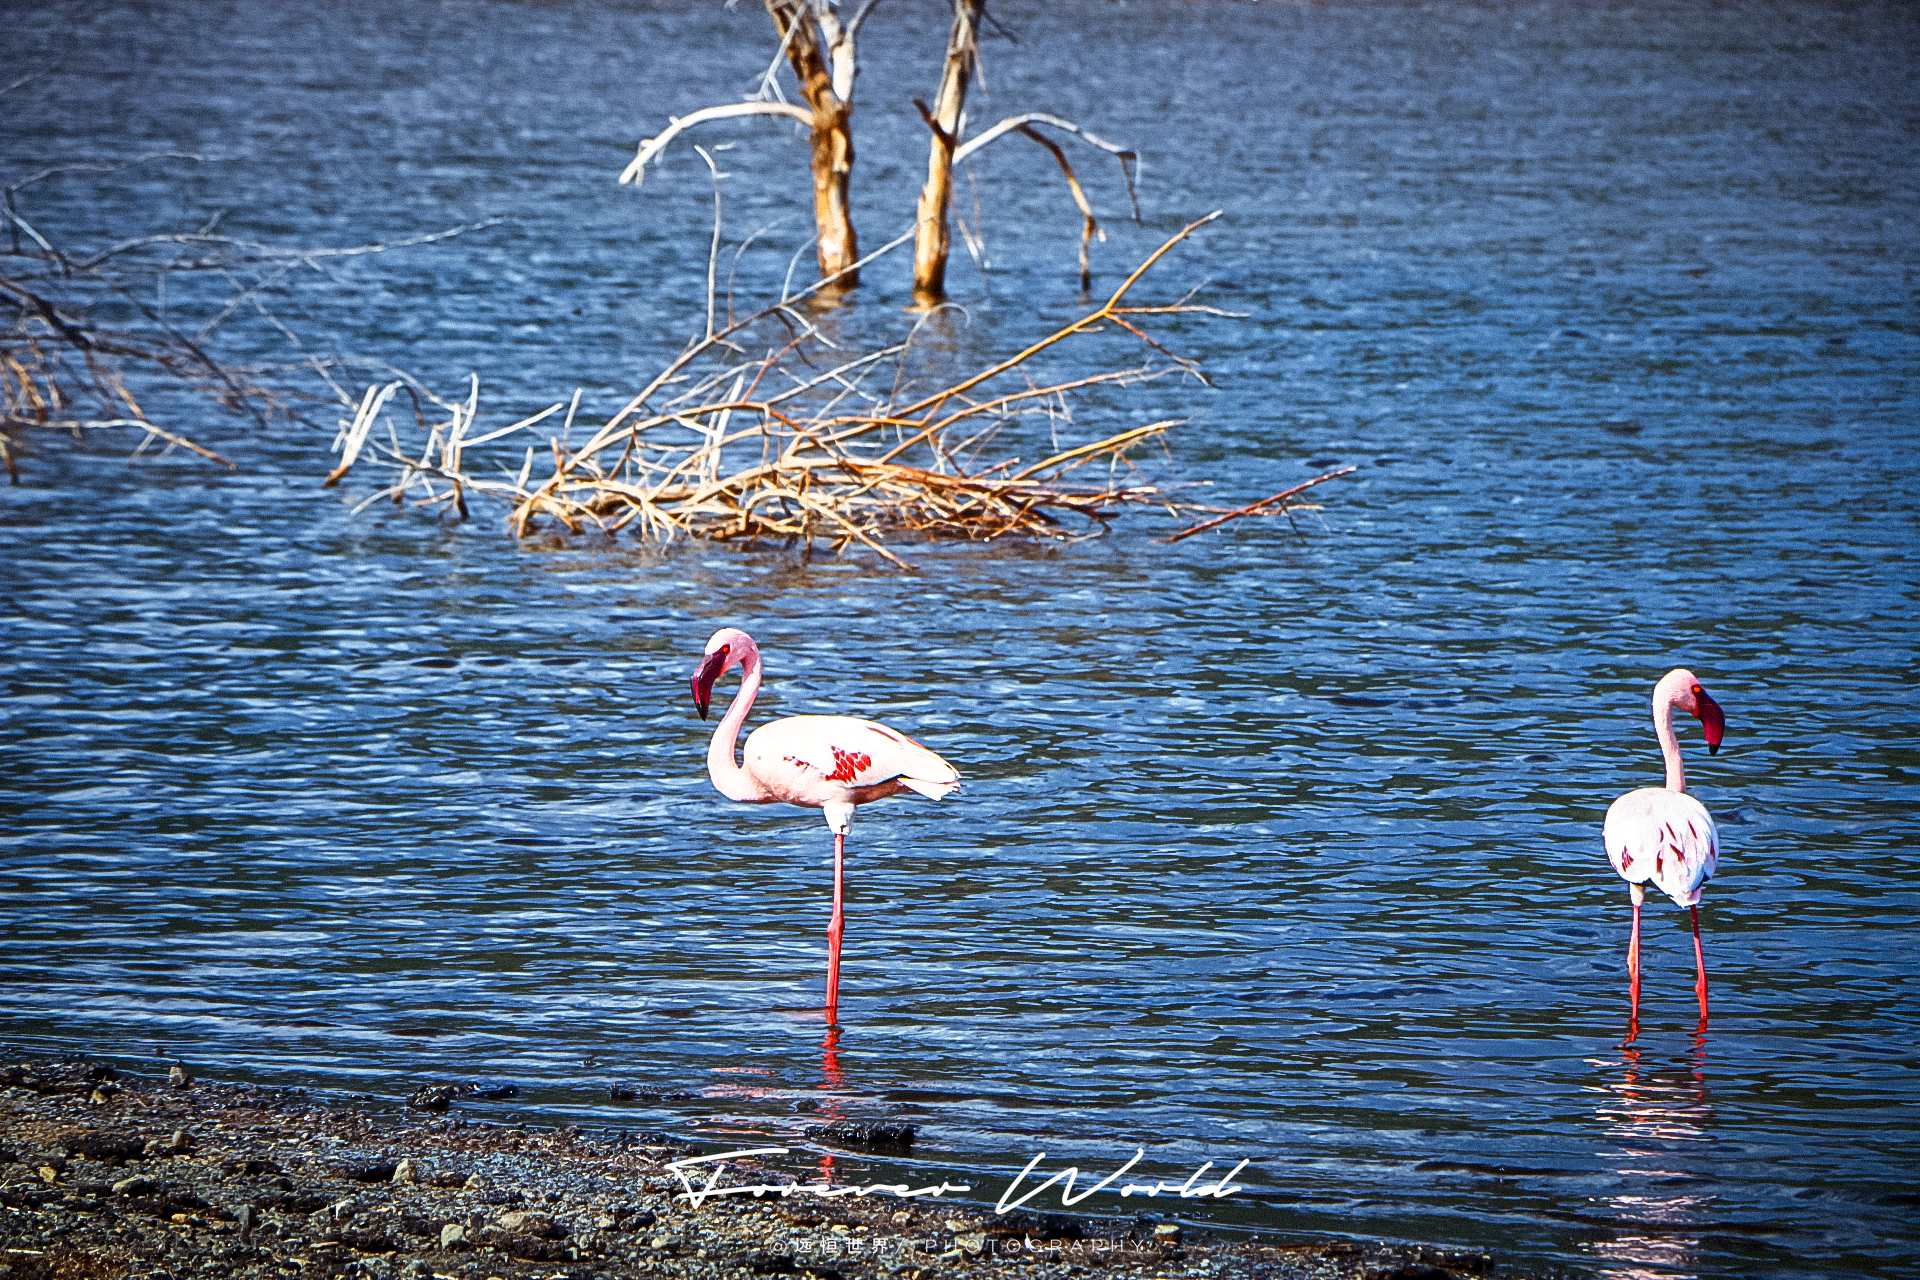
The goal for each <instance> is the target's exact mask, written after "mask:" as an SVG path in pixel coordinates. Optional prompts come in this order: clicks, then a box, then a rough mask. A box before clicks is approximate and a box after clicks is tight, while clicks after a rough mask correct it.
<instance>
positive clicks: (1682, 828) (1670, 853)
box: [1601, 667, 1727, 1040]
mask: <svg viewBox="0 0 1920 1280" xmlns="http://www.w3.org/2000/svg"><path fill="white" fill-rule="evenodd" d="M1675 711H1684V712H1686V713H1687V714H1689V715H1694V716H1698V717H1699V718H1700V727H1701V729H1702V730H1704V731H1705V734H1706V739H1707V750H1708V751H1709V752H1718V751H1719V750H1720V739H1721V737H1722V735H1723V734H1724V733H1725V732H1726V727H1727V717H1726V713H1725V712H1723V711H1721V710H1720V704H1719V703H1717V702H1715V701H1714V700H1713V699H1712V698H1710V697H1708V696H1707V691H1706V690H1705V689H1703V688H1701V687H1700V681H1699V680H1698V679H1696V678H1695V677H1694V674H1693V672H1691V671H1688V670H1686V669H1685V668H1684V667H1681V668H1676V669H1675V670H1672V671H1669V672H1667V674H1666V675H1664V676H1662V677H1660V683H1658V684H1656V685H1655V686H1654V687H1653V732H1654V735H1655V736H1656V737H1657V738H1659V740H1660V755H1661V757H1662V759H1664V760H1665V762H1666V766H1667V785H1666V786H1664V787H1641V788H1639V789H1638V790H1636V791H1629V792H1627V794H1625V795H1623V796H1621V797H1620V798H1619V799H1618V800H1615V801H1614V802H1613V804H1612V805H1611V806H1609V807H1608V809H1607V820H1606V823H1605V825H1604V826H1603V827H1602V828H1601V836H1602V838H1603V839H1605V841H1606V844H1607V861H1608V862H1610V863H1612V864H1613V869H1614V871H1615V872H1617V873H1618V874H1619V876H1620V878H1621V879H1622V880H1625V881H1626V882H1627V885H1628V887H1629V888H1630V889H1631V890H1632V896H1633V931H1632V933H1631V934H1630V935H1629V936H1628V940H1627V984H1628V991H1629V992H1630V999H1631V1002H1632V1010H1633V1011H1632V1014H1631V1015H1630V1018H1629V1021H1628V1024H1627V1026H1628V1030H1627V1038H1628V1039H1629V1040H1631V1039H1632V1038H1633V1037H1634V1035H1635V1033H1636V1031H1637V1029H1638V1027H1639V1023H1640V907H1641V904H1642V903H1643V902H1645V901H1646V893H1647V890H1646V886H1647V885H1649V884H1651V885H1652V886H1653V887H1654V888H1656V889H1658V890H1660V891H1661V892H1662V893H1664V894H1666V895H1667V896H1668V897H1669V898H1672V899H1673V900H1674V901H1675V902H1676V903H1678V904H1679V905H1680V906H1683V907H1685V908H1686V909H1687V911H1688V913H1689V914H1690V915H1691V916H1692V918H1693V960H1694V967H1695V974H1696V976H1695V978H1694V984H1693V989H1694V992H1695V994H1697V995H1698V996H1699V997H1700V1024H1701V1026H1703V1027H1704V1026H1705V1025H1706V1021H1707V954H1706V949H1705V947H1704V946H1703V945H1702V944H1701V941H1700V894H1701V891H1702V890H1703V889H1704V888H1705V887H1706V883H1707V881H1709V880H1711V879H1712V878H1713V873H1714V870H1715V869H1716V868H1717V867H1718V866H1719V865H1720V836H1719V833H1718V832H1716V831H1715V830H1714V828H1713V817H1712V815H1710V814H1709V813H1708V812H1707V807H1706V806H1705V805H1703V804H1701V803H1700V802H1699V801H1698V800H1696V799H1694V798H1693V797H1692V796H1690V795H1688V794H1687V771H1686V766H1685V764H1684V763H1683V762H1682V760H1681V757H1680V739H1679V738H1677V737H1675V736H1674V732H1673V713H1674V712H1675Z"/></svg>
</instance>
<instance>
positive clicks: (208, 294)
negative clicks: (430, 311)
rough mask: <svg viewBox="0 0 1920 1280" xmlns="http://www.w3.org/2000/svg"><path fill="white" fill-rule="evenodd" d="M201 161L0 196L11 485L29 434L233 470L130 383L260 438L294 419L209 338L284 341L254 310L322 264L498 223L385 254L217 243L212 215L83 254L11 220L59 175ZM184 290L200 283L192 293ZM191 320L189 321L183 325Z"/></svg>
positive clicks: (31, 179)
mask: <svg viewBox="0 0 1920 1280" xmlns="http://www.w3.org/2000/svg"><path fill="white" fill-rule="evenodd" d="M201 159H203V157H200V156H197V155H192V154H190V153H186V152H172V151H168V152H155V153H152V154H149V155H143V156H137V157H135V158H133V159H132V160H128V161H125V162H122V163H118V164H92V163H77V164H65V165H54V166H51V167H49V168H46V169H42V170H40V171H39V172H37V173H33V174H30V175H28V176H27V177H25V178H22V179H20V180H19V181H17V182H14V183H12V184H10V185H9V186H7V187H5V188H0V223H3V224H4V226H5V236H6V240H5V244H4V247H0V299H4V300H5V302H6V303H10V304H12V306H13V315H12V317H11V323H5V324H0V462H4V464H5V466H6V469H7V475H8V478H9V479H10V480H11V481H12V482H14V483H16V484H17V483H18V482H19V468H18V461H17V456H18V454H19V451H20V446H21V444H22V443H23V440H24V438H25V436H26V435H27V433H28V432H30V431H35V430H39V431H47V430H51V431H59V432H65V433H70V434H72V435H75V436H84V434H85V433H86V432H88V431H97V430H106V429H129V430H133V431H137V432H139V433H140V435H139V437H138V443H137V445H136V446H135V447H134V449H133V450H132V453H133V456H135V457H138V456H139V455H140V454H142V453H143V452H145V451H146V450H147V449H148V448H150V447H152V446H154V445H156V444H162V448H163V450H170V449H174V448H183V449H186V450H189V451H191V452H193V453H196V454H198V455H200V456H201V457H203V458H206V459H208V460H209V461H212V462H216V463H218V464H220V465H221V466H224V467H227V468H228V469H229V470H231V469H234V464H233V463H232V462H229V461H228V460H227V459H226V458H224V457H222V456H220V455H219V454H218V453H216V452H214V451H213V450H212V449H209V448H207V447H205V446H204V445H201V444H198V443H196V442H194V441H193V440H191V439H189V438H188V437H187V436H186V435H184V434H182V433H180V432H179V431H176V430H169V429H167V428H164V427H162V426H160V425H158V424H157V423H155V422H154V421H153V420H152V418H151V417H150V416H149V414H148V412H147V410H146V409H145V408H143V407H142V406H141V404H140V401H139V399H136V396H135V391H134V390H133V389H132V387H131V386H130V385H129V384H130V383H131V384H135V385H138V386H140V387H141V388H142V389H141V390H140V392H139V394H140V396H141V397H143V398H144V397H148V396H149V394H150V392H151V393H157V394H159V395H161V396H163V397H164V396H165V395H166V394H167V393H168V392H169V391H171V390H185V391H189V392H193V393H197V394H198V395H200V396H203V397H205V398H206V399H208V400H211V401H212V402H213V403H214V404H216V405H218V406H220V407H221V408H222V409H225V410H227V411H229V412H231V413H234V414H238V415H242V416H244V417H247V418H250V419H251V420H253V421H254V422H255V423H256V424H259V425H265V424H266V422H267V421H268V420H269V419H270V418H271V417H273V416H275V415H276V414H278V415H285V416H291V413H290V409H289V402H288V400H287V398H286V396H285V394H284V393H282V392H281V391H279V390H276V389H275V388H274V387H272V386H269V385H268V383H267V381H266V377H265V374H264V373H263V372H262V371H261V370H258V369H254V368H249V367H246V366H244V365H241V364H238V363H235V362H232V361H230V360H225V359H222V358H220V357H219V356H218V355H217V354H216V352H215V346H216V339H217V338H218V337H219V336H220V335H221V334H222V333H223V332H224V331H225V330H227V329H230V328H232V327H233V321H234V318H235V317H236V316H237V315H240V314H241V313H246V314H248V315H250V316H256V317H258V318H259V319H261V320H263V321H264V322H265V323H266V324H267V325H269V326H271V327H272V328H274V329H277V330H279V332H280V333H281V334H282V335H283V336H284V337H286V338H287V339H288V340H290V341H293V335H292V334H291V332H290V331H288V330H287V329H286V327H285V325H283V324H282V323H281V322H280V321H279V320H278V319H277V318H276V317H275V316H273V314H272V313H271V312H269V311H268V310H267V308H266V305H265V303H264V301H263V299H262V294H263V293H264V292H265V291H267V290H268V289H270V288H272V287H273V286H275V285H277V284H278V283H279V282H280V281H281V280H282V279H284V278H285V277H286V276H287V275H288V274H289V273H290V272H293V271H295V270H297V269H300V268H309V269H311V268H315V267H317V266H318V265H319V264H320V263H322V262H323V261H325V260H327V259H335V258H351V257H358V256H361V255H364V254H369V253H380V252H384V251H386V250H388V249H393V248H400V247H402V246H405V245H416V244H427V243H431V242H433V241H436V240H443V239H446V238H447V237H449V236H455V235H460V234H462V233H464V232H467V231H470V230H474V229H476V228H477V227H480V226H487V225H492V223H494V222H497V221H499V219H490V220H488V221H487V222H485V223H475V224H471V225H469V226H460V227H453V228H449V229H447V230H445V231H438V232H434V233H431V234H428V235H421V236H415V237H412V238H409V239H406V240H402V241H396V242H393V243H390V244H364V245H355V246H351V247H346V248H312V247H295V246H279V245H268V244H260V243H256V242H253V241H249V240H243V239H238V238H235V237H232V236H225V235H218V234H215V231H214V226H215V224H217V223H218V221H219V218H218V217H217V216H216V217H215V218H214V219H213V220H212V221H211V222H209V223H208V224H206V225H205V226H204V227H202V228H201V229H200V230H198V231H186V232H173V233H166V234H157V235H140V236H132V237H128V238H125V239H121V240H118V241H115V242H114V243H111V244H108V245H105V246H104V247H101V248H98V249H94V250H92V251H90V252H69V251H67V250H66V249H63V248H62V247H60V245H59V244H57V243H56V239H55V237H54V236H53V235H50V234H48V232H47V231H46V230H43V228H42V227H39V226H35V225H34V223H33V222H29V221H28V220H27V218H26V217H24V216H23V215H22V214H21V212H20V208H19V202H18V199H17V197H18V195H19V193H20V192H21V191H23V190H25V189H27V188H28V187H31V186H33V185H34V184H35V183H38V182H41V181H44V180H46V179H49V178H53V177H55V176H57V175H60V174H65V173H75V172H85V173H102V174H110V173H116V172H118V171H120V170H123V169H126V168H129V167H131V166H134V165H140V164H148V163H152V162H156V161H179V160H188V161H198V160H201ZM36 219H37V215H36ZM169 281H173V282H174V283H173V285H172V288H171V297H172V304H171V306H169V304H168V302H167V301H166V299H167V298H168V297H169V285H168V282H169ZM193 281H203V282H206V283H205V285H204V286H202V287H198V288H195V287H193V285H192V283H191V282H193ZM188 315H192V316H193V317H194V318H193V320H192V321H186V320H185V319H184V317H186V316H188ZM297 345H298V344H297V341H296V346H297ZM301 354H302V356H303V357H304V359H303V361H302V363H303V365H305V366H307V367H309V368H311V369H312V370H314V371H315V372H318V373H320V374H321V376H322V377H328V375H327V373H326V368H325V365H326V363H327V362H323V361H320V360H319V359H317V358H315V357H313V356H311V355H308V354H307V353H305V352H304V351H302V352H301ZM328 380H329V381H330V382H331V379H330V378H329V379H328ZM161 416H162V417H163V418H165V417H166V416H167V415H166V414H164V413H163V414H162V415H161ZM162 442H164V443H162Z"/></svg>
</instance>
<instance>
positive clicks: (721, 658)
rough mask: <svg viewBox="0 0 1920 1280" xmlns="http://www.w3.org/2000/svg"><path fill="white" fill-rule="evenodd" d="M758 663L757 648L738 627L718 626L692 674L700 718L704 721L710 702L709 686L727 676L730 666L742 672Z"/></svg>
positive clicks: (750, 638)
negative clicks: (736, 667)
mask: <svg viewBox="0 0 1920 1280" xmlns="http://www.w3.org/2000/svg"><path fill="white" fill-rule="evenodd" d="M759 661H760V649H759V647H758V646H757V645H755V644H754V643H753V637H752V636H750V635H748V634H747V633H746V632H744V631H742V630H740V629H739V628H738V627H722V628H720V629H719V630H718V631H716V632H714V633H713V638H712V639H711V640H709V641H707V651H706V654H705V655H704V656H703V657H702V658H701V659H700V665H699V666H698V667H696V668H695V669H694V672H693V705H694V706H695V707H697V708H698V709H699V711H700V718H701V719H702V720H705V719H706V718H707V708H708V707H709V706H710V705H711V704H712V702H713V685H714V682H715V681H716V680H718V679H719V678H720V677H721V676H723V675H725V674H726V673H727V669H728V668H730V667H734V666H738V667H740V668H741V669H742V670H743V671H751V670H753V669H754V667H755V666H757V665H758V664H759Z"/></svg>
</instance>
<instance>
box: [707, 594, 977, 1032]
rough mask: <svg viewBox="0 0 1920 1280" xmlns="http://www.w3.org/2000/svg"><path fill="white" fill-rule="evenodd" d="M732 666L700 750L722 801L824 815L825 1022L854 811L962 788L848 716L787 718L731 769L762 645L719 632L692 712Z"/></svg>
mask: <svg viewBox="0 0 1920 1280" xmlns="http://www.w3.org/2000/svg"><path fill="white" fill-rule="evenodd" d="M735 666H738V667H739V668H740V690H739V692H737V693H735V694H734V695H733V701H732V703H730V704H729V705H728V707H727V713H726V714H725V715H724V716H722V717H721V718H720V723H719V724H717V725H715V726H714V730H713V740H712V741H711V742H709V743H708V744H707V776H708V777H709V778H711V779H712V780H713V785H714V789H715V790H717V791H719V792H720V794H721V795H723V796H725V797H727V799H729V800H739V801H743V802H745V803H747V804H771V803H773V802H774V801H776V800H780V801H785V802H786V803H788V804H797V805H801V806H803V807H805V808H808V809H820V810H822V811H823V812H824V814H825V817H826V820H827V826H828V828H829V829H830V830H832V832H833V917H832V919H831V920H830V921H829V922H828V924H827V1006H826V1013H827V1020H828V1021H829V1022H831V1021H834V1020H835V1018H836V1017H837V1015H838V1011H839V1006H840V936H841V934H842V932H844V930H845V926H846V920H845V914H844V910H843V907H842V883H843V876H844V865H845V861H846V852H847V832H848V831H849V830H851V829H852V827H853V810H854V806H856V805H862V804H867V803H868V802H870V801H873V800H879V799H882V798H884V797H886V796H891V795H897V794H899V793H900V792H902V791H915V792H918V793H919V794H921V795H923V796H925V797H927V799H929V800H938V799H940V798H941V797H942V796H945V795H946V794H947V793H948V792H951V791H957V790H959V789H960V773H959V771H958V770H957V769H955V768H954V767H953V766H952V765H950V764H948V763H947V762H946V761H945V760H942V759H941V758H940V757H939V756H937V755H935V754H934V753H933V752H931V751H929V750H927V749H926V748H925V747H923V746H921V745H920V744H919V743H917V742H915V741H914V740H913V739H912V738H909V737H907V736H906V735H905V734H904V733H898V732H896V731H894V730H892V729H889V728H887V726H885V725H883V724H875V723H874V722H873V721H871V720H860V719H856V718H854V717H852V716H788V717H787V718H785V719H784V720H775V721H772V722H771V723H768V724H763V725H761V726H760V727H759V728H758V729H755V730H754V731H753V732H752V733H751V734H749V735H747V747H746V763H745V765H744V766H743V765H741V764H738V763H735V761H734V758H733V748H734V743H735V742H736V741H737V740H738V739H739V736H740V726H741V725H743V724H745V723H746V719H747V713H748V712H750V711H751V710H753V699H754V697H755V696H756V695H757V694H758V693H759V692H760V646H759V645H756V644H755V643H754V642H753V637H752V636H750V635H748V634H747V633H746V632H744V631H741V630H740V629H739V628H737V627H722V628H721V629H720V630H718V631H716V632H714V633H713V638H712V639H711V640H709V641H707V650H706V656H705V657H704V658H702V659H701V661H700V666H699V668H698V669H697V670H695V671H694V673H693V705H694V706H696V707H698V708H699V709H700V718H701V719H702V720H704V719H706V718H707V706H708V704H709V702H710V701H711V699H712V697H713V685H714V681H716V680H718V679H719V678H720V677H721V676H723V675H725V674H726V673H727V671H728V670H729V669H731V668H733V667H735Z"/></svg>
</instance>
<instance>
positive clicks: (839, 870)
mask: <svg viewBox="0 0 1920 1280" xmlns="http://www.w3.org/2000/svg"><path fill="white" fill-rule="evenodd" d="M846 857H847V833H846V832H844V831H836V832H834V833H833V919H831V920H829V921H828V922H827V1021H829V1022H832V1021H834V1020H835V1018H836V1017H837V1016H838V1014H839V1011H840V935H841V934H842V933H844V932H845V931H846V927H847V918H846V912H845V909H844V907H843V906H842V901H841V879H842V875H843V872H844V868H845V866H846Z"/></svg>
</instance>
